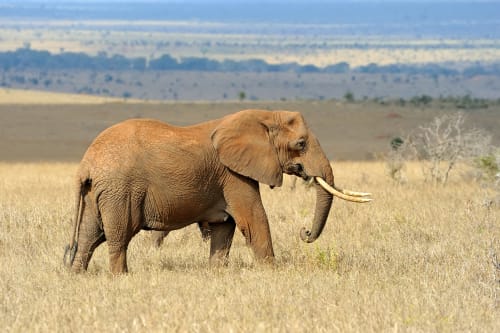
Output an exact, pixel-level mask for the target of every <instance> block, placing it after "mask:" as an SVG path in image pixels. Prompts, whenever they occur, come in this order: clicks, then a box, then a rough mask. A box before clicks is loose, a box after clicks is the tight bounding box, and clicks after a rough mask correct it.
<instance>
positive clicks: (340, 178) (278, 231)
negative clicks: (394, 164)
mask: <svg viewBox="0 0 500 333" xmlns="http://www.w3.org/2000/svg"><path fill="white" fill-rule="evenodd" d="M75 168H76V165H75V164H57V163H53V164H5V163H4V164H0V175H1V177H0V226H1V227H0V230H1V231H0V263H1V267H0V295H2V296H1V298H0V328H1V330H2V331H4V332H5V331H7V332H9V331H13V332H21V331H23V332H25V331H29V332H35V331H51V332H52V331H65V332H71V331H120V332H122V331H142V332H144V331H169V332H171V331H182V332H184V331H188V332H219V331H238V332H241V331H248V332H269V331H275V332H282V331H297V332H304V331H319V332H326V331H328V332H332V331H340V332H346V331H389V330H394V331H448V332H455V331H481V332H487V331H489V332H493V331H497V332H498V331H500V315H499V311H500V303H499V302H500V298H499V297H500V284H499V282H498V279H500V277H499V272H498V271H497V272H495V268H494V266H493V264H492V260H491V257H492V255H491V253H492V252H495V251H496V253H497V254H500V244H499V241H500V226H499V224H498V222H499V212H500V209H499V207H498V206H495V205H492V206H489V208H488V206H485V199H486V198H489V197H491V196H492V195H493V194H492V193H489V192H488V191H487V190H485V189H482V188H480V187H479V186H478V185H476V184H474V183H468V182H465V181H463V180H461V179H459V178H454V179H451V180H450V184H449V185H448V186H447V187H432V186H429V185H426V184H424V183H423V182H422V180H421V176H420V173H419V171H420V170H419V167H418V166H417V165H410V166H409V167H408V170H407V177H408V183H407V184H405V185H397V184H395V183H392V182H391V181H390V180H389V178H388V177H387V175H386V174H385V169H384V165H383V163H378V162H373V163H351V162H344V163H336V164H335V165H334V172H335V174H336V179H337V183H338V184H339V185H341V186H345V187H349V188H352V189H359V190H365V191H372V192H373V193H374V197H375V198H376V200H375V201H374V202H373V203H371V204H367V205H355V204H352V203H345V202H340V201H336V202H335V203H334V207H333V209H332V211H331V214H330V217H329V222H328V224H327V226H326V229H325V231H324V233H323V235H322V237H321V238H320V239H319V240H318V241H317V242H316V243H313V244H304V243H302V242H301V241H300V240H299V237H298V232H299V229H300V228H301V227H302V226H308V225H309V224H310V221H311V217H312V214H313V201H314V193H313V191H310V190H308V189H306V188H305V187H304V186H303V185H302V184H299V186H298V188H297V190H295V192H292V191H291V190H290V189H289V188H288V186H287V184H285V186H284V187H282V188H280V189H274V190H272V191H271V190H270V189H268V188H265V189H263V197H264V201H265V205H266V207H267V212H268V215H269V218H270V224H271V229H272V233H273V240H274V246H275V252H276V255H277V263H276V265H275V266H274V267H267V266H266V267H261V266H258V265H254V263H253V262H252V256H251V253H250V251H249V250H248V249H247V248H246V246H245V245H244V241H243V239H242V237H241V235H240V234H237V236H236V238H235V244H234V245H233V249H232V252H231V256H230V260H231V263H230V264H229V267H227V268H222V269H210V268H209V267H208V262H207V257H208V244H207V243H204V242H203V241H202V240H201V238H200V236H199V232H198V231H197V230H196V228H194V227H190V228H186V229H183V230H180V231H177V232H175V233H172V234H171V235H169V237H168V238H167V240H166V243H165V244H164V245H163V247H162V248H161V249H159V250H157V249H154V248H152V247H151V244H150V239H149V235H148V234H147V233H145V232H144V233H141V234H140V235H138V236H137V237H136V238H134V240H133V241H132V243H131V246H130V250H129V268H130V269H131V273H129V274H128V275H125V276H112V275H110V274H109V273H108V267H107V253H106V252H107V250H106V245H103V246H101V247H100V248H99V249H98V250H97V251H96V254H95V257H94V259H93V261H92V262H91V264H90V267H89V272H88V273H86V274H80V275H75V274H72V273H70V272H68V271H67V270H66V269H65V268H64V267H63V266H62V262H61V259H62V252H63V246H64V245H65V244H66V243H67V242H68V239H69V234H70V220H71V216H72V214H73V207H72V200H71V198H72V188H71V184H72V181H71V180H72V176H73V173H74V171H75Z"/></svg>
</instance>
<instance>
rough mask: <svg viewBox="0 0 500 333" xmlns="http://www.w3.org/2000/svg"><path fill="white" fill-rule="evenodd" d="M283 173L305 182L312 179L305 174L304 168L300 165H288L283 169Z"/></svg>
mask: <svg viewBox="0 0 500 333" xmlns="http://www.w3.org/2000/svg"><path fill="white" fill-rule="evenodd" d="M285 172H286V173H287V174H289V175H294V176H297V177H300V178H302V179H304V180H305V181H309V180H311V178H312V177H311V176H309V175H308V174H307V173H306V171H305V170H304V166H303V165H302V164H301V163H294V164H288V165H287V166H286V167H285Z"/></svg>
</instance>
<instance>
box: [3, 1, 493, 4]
mask: <svg viewBox="0 0 500 333" xmlns="http://www.w3.org/2000/svg"><path fill="white" fill-rule="evenodd" d="M9 2H10V3H17V4H21V3H34V2H35V3H64V2H66V3H68V2H73V3H77V2H83V3H89V2H94V3H95V2H136V3H141V2H142V3H147V2H161V3H169V2H175V3H183V2H185V3H217V2H219V3H220V2H228V3H238V2H240V3H266V2H274V3H280V2H282V3H290V2H296V3H311V2H316V3H349V2H372V3H373V2H375V3H376V2H413V3H418V2H420V3H425V2H432V3H435V2H468V3H471V2H500V0H267V1H266V0H126V1H124V0H0V3H9Z"/></svg>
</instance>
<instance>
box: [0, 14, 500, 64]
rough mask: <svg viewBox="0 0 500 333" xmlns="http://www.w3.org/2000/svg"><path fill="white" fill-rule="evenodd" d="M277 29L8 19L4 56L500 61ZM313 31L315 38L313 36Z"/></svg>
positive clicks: (490, 47)
mask: <svg viewBox="0 0 500 333" xmlns="http://www.w3.org/2000/svg"><path fill="white" fill-rule="evenodd" d="M279 27H281V29H280V28H279ZM279 27H276V26H273V25H272V24H264V23H260V24H259V23H258V24H252V28H251V29H249V28H248V26H247V24H246V23H241V24H238V23H230V24H229V23H221V22H182V21H175V22H174V21H120V20H109V21H102V20H101V21H99V20H92V21H90V20H89V21H85V20H81V21H64V20H54V21H50V20H48V21H47V20H45V21H44V20H37V21H36V22H32V21H22V20H21V21H12V20H9V19H6V20H4V22H3V24H2V26H1V27H0V40H1V41H2V43H1V44H0V51H8V50H15V49H17V48H21V47H26V46H27V45H29V46H30V47H31V48H32V49H36V50H47V51H50V52H52V53H60V52H84V53H87V54H92V55H96V54H98V53H99V52H105V53H107V54H109V55H113V54H122V55H126V56H127V57H146V58H147V59H154V58H158V57H160V56H162V55H163V54H170V55H172V56H174V57H176V58H182V57H193V56H194V57H208V58H211V59H216V60H224V59H233V60H245V59H263V60H265V61H267V62H268V63H286V62H297V63H299V64H303V65H305V64H312V65H316V66H320V67H322V66H327V65H331V64H334V63H339V62H347V63H349V64H350V65H351V66H352V67H358V66H363V65H368V64H371V63H376V64H379V65H386V64H398V63H406V64H425V63H445V62H454V63H460V62H466V63H472V62H475V61H478V62H485V63H488V62H494V61H497V60H498V59H499V57H500V42H499V41H498V40H496V39H487V38H482V39H459V38H456V39H453V38H438V37H434V38H432V37H427V38H421V37H415V38H410V37H408V36H391V37H387V36H384V35H380V36H377V35H371V36H368V37H367V36H363V35H356V34H347V35H339V34H338V33H332V31H336V28H338V27H336V26H335V25H330V26H329V25H324V26H319V27H318V26H315V25H298V26H296V25H286V24H282V25H279ZM311 29H312V30H315V29H318V31H317V33H315V34H313V35H311V34H310V31H311ZM287 31H288V32H287ZM290 31H292V32H291V33H290Z"/></svg>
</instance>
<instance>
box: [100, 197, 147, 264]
mask: <svg viewBox="0 0 500 333" xmlns="http://www.w3.org/2000/svg"><path fill="white" fill-rule="evenodd" d="M106 199H107V200H108V201H106ZM102 201H103V202H106V205H102V207H101V206H100V210H101V215H102V222H103V226H104V234H105V236H106V241H107V243H108V252H109V267H110V270H111V272H112V273H113V274H120V273H127V272H128V266H127V248H128V244H129V242H130V240H131V239H132V237H133V236H134V235H135V234H137V233H138V232H139V231H140V230H141V226H142V220H141V212H140V207H139V206H138V205H135V204H134V203H132V200H131V198H130V196H129V197H128V198H127V196H125V198H124V199H123V198H121V199H119V198H115V197H112V199H111V200H109V198H104V197H103V198H102ZM109 201H111V202H109Z"/></svg>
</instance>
